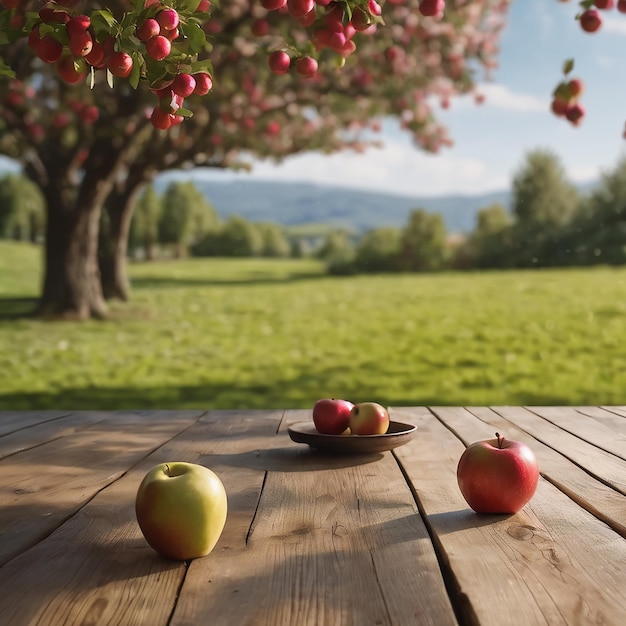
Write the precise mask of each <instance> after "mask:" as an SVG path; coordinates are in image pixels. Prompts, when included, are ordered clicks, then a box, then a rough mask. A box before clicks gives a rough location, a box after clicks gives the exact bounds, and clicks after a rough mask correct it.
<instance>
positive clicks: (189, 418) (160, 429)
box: [0, 411, 202, 565]
mask: <svg viewBox="0 0 626 626" xmlns="http://www.w3.org/2000/svg"><path fill="white" fill-rule="evenodd" d="M103 415H104V414H103ZM200 415H202V413H201V412H199V411H188V412H180V411H178V412H172V411H163V412H151V413H150V414H149V418H148V417H147V416H145V415H143V416H142V415H141V414H137V413H112V414H106V419H105V420H103V421H101V422H99V423H97V424H94V425H92V426H90V427H89V428H86V429H84V430H81V431H77V432H75V433H73V434H72V435H70V436H67V437H63V438H61V439H55V440H54V441H50V442H48V443H46V444H44V445H41V446H38V447H36V448H32V449H30V450H25V451H24V452H19V453H17V454H15V455H13V456H9V457H7V458H5V459H3V460H2V461H0V472H1V473H2V478H3V480H2V483H1V484H0V565H1V564H2V563H5V562H6V561H7V560H9V559H11V558H13V557H14V556H16V555H17V554H19V553H20V552H22V551H23V550H26V549H27V548H29V547H30V546H32V545H34V544H35V543H37V542H38V541H39V540H40V539H41V538H43V537H45V536H46V535H48V534H50V533H51V532H52V531H53V530H54V529H55V528H56V527H57V526H59V525H60V524H61V523H63V522H64V521H65V520H66V519H67V518H68V517H70V516H71V515H73V514H74V513H75V512H76V511H77V510H78V509H80V508H81V507H82V506H83V505H84V504H85V503H86V502H88V501H89V500H90V499H91V498H92V497H93V496H94V495H95V494H96V493H97V492H98V491H100V490H101V489H103V488H104V487H106V486H107V485H108V484H110V483H111V482H113V481H114V480H116V479H117V478H119V476H121V475H122V474H123V473H124V472H126V471H127V470H128V468H129V467H132V466H133V465H134V464H135V463H137V462H138V461H140V460H141V459H142V458H144V457H145V456H146V455H147V454H149V453H150V452H152V450H154V449H155V448H157V447H158V446H160V445H162V444H163V443H164V442H165V441H167V440H168V439H170V438H171V437H173V436H174V435H176V434H177V433H178V432H180V430H182V429H183V428H185V427H186V426H188V425H189V424H191V423H192V422H193V421H195V420H196V419H197V418H198V417H199V416H200Z"/></svg>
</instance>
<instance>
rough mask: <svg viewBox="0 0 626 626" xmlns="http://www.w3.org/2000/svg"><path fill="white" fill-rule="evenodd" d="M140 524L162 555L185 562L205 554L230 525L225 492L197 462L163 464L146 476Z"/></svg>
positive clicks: (137, 508)
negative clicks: (226, 523)
mask: <svg viewBox="0 0 626 626" xmlns="http://www.w3.org/2000/svg"><path fill="white" fill-rule="evenodd" d="M135 512H136V514H137V522H138V523H139V527H140V528H141V532H142V533H143V535H144V537H145V538H146V541H147V542H148V543H149V544H150V546H152V547H153V548H154V549H155V550H156V551H157V552H158V553H159V554H160V555H161V556H164V557H166V558H168V559H173V560H176V561H186V560H188V559H195V558H198V557H201V556H206V555H207V554H208V553H209V552H211V550H212V549H213V548H214V546H215V544H216V543H217V540H218V539H219V538H220V535H221V534H222V530H223V529H224V524H225V522H226V512H227V498H226V490H225V489H224V485H223V484H222V481H221V480H220V479H219V477H218V476H217V474H215V473H214V472H212V471H211V470H210V469H208V468H207V467H204V466H203V465H197V464H196V463H183V462H177V463H161V464H160V465H157V466H156V467H153V468H152V469H151V470H150V471H149V472H148V473H147V474H146V475H145V477H144V478H143V480H142V481H141V484H140V485H139V488H138V490H137V497H136V500H135Z"/></svg>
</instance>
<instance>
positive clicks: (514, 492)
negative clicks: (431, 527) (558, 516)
mask: <svg viewBox="0 0 626 626" xmlns="http://www.w3.org/2000/svg"><path fill="white" fill-rule="evenodd" d="M456 474H457V482H458V484H459V489H460V490H461V493H462V494H463V497H464V498H465V500H466V502H467V503H468V504H469V505H470V507H471V508H472V509H474V511H476V512H477V513H517V512H518V511H519V510H520V509H521V508H522V507H523V506H524V505H525V504H526V503H527V502H529V501H530V499H531V498H532V497H533V495H534V493H535V490H536V488H537V482H538V480H539V467H538V465H537V459H536V458H535V455H534V453H533V451H532V450H531V449H530V448H529V447H528V446H527V445H526V444H525V443H522V442H520V441H512V440H509V439H505V438H504V437H502V436H501V435H500V434H499V433H496V438H495V439H489V440H487V441H476V442H474V443H472V444H470V445H469V446H468V447H467V448H466V449H465V451H464V452H463V454H462V455H461V458H460V459H459V464H458V466H457V472H456Z"/></svg>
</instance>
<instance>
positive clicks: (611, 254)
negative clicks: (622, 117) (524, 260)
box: [559, 158, 626, 265]
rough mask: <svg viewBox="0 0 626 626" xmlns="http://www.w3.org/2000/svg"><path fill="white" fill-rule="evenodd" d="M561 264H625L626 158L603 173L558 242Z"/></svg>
mask: <svg viewBox="0 0 626 626" xmlns="http://www.w3.org/2000/svg"><path fill="white" fill-rule="evenodd" d="M559 250H560V252H561V256H562V264H572V263H576V264H584V265H594V264H598V263H608V264H611V265H622V264H624V263H626V158H622V159H620V161H619V162H618V163H617V165H616V166H615V168H614V169H613V170H611V171H609V172H607V173H605V174H604V175H603V176H602V179H601V181H600V184H599V185H598V186H597V187H596V188H595V189H594V190H593V192H592V193H591V194H590V196H589V197H588V198H587V199H586V201H585V202H584V203H583V207H582V209H581V211H580V213H579V215H578V216H577V217H576V218H575V219H574V220H573V221H572V223H571V225H570V227H569V228H568V229H567V230H566V232H565V233H564V235H563V237H562V240H561V241H560V244H559Z"/></svg>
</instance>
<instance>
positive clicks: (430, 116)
mask: <svg viewBox="0 0 626 626" xmlns="http://www.w3.org/2000/svg"><path fill="white" fill-rule="evenodd" d="M509 3H510V0H472V1H468V0H447V2H444V1H443V0H387V2H385V3H383V4H382V5H381V4H379V3H378V2H377V1H376V0H260V1H257V0H230V1H228V2H226V1H224V2H209V1H207V0H145V1H144V0H132V1H131V0H116V1H115V2H110V3H106V4H105V3H99V2H88V1H85V0H63V2H54V1H51V2H41V1H18V0H1V2H0V27H1V28H0V33H1V36H0V55H1V58H2V61H1V62H0V74H1V75H2V80H1V81H0V153H1V154H4V155H7V156H9V157H11V158H14V159H16V160H18V161H19V162H20V163H21V164H22V165H23V168H24V172H25V173H26V175H27V176H28V177H29V178H30V179H31V180H32V181H33V182H34V183H35V184H36V185H38V187H39V188H40V190H41V192H42V194H43V197H44V199H45V202H46V211H47V224H46V233H45V241H46V253H45V275H44V281H43V288H42V298H41V307H40V308H41V312H42V313H43V314H50V315H55V316H56V315H64V316H72V317H78V318H86V317H90V316H104V315H106V304H105V302H104V297H103V293H106V294H107V295H117V296H119V297H125V296H126V293H125V291H126V287H125V279H124V269H123V263H124V259H125V256H126V254H125V252H126V246H127V241H128V234H129V229H130V221H131V216H132V210H133V207H134V204H135V201H136V199H137V197H138V195H139V192H140V190H141V189H142V188H143V187H144V186H145V185H146V184H148V183H149V182H151V181H152V180H153V179H154V177H155V176H156V174H158V173H159V172H161V171H164V170H166V169H171V168H182V167H193V166H196V165H205V166H209V167H218V168H224V167H237V166H238V165H241V164H242V156H245V155H248V154H251V155H254V156H255V157H259V158H272V159H281V158H283V157H285V156H287V155H290V154H294V153H298V152H302V151H308V150H319V151H324V152H334V151H337V150H342V149H356V150H361V149H363V148H364V147H366V146H367V145H369V144H372V143H375V140H374V139H373V138H372V136H373V135H374V136H375V132H376V130H377V129H378V128H379V126H380V119H381V118H384V117H388V116H392V117H395V118H397V119H399V120H400V124H401V126H402V128H404V129H405V131H406V132H407V133H409V134H410V135H411V136H412V137H413V139H414V141H415V143H416V146H417V147H419V148H421V149H424V150H429V151H437V150H439V149H440V148H442V147H445V146H446V145H448V144H450V142H451V139H450V138H449V137H448V135H447V131H446V129H445V128H444V127H443V126H441V124H439V122H438V120H437V119H436V116H435V114H434V107H433V103H434V102H437V101H439V102H443V103H447V102H448V101H449V99H450V98H451V97H452V96H453V95H455V94H459V93H471V92H473V91H474V90H475V80H476V76H477V75H480V73H481V72H484V73H486V74H487V75H489V72H490V71H491V70H492V69H493V68H494V67H495V66H496V63H497V54H498V45H499V36H500V33H501V31H502V28H503V27H504V25H505V23H506V16H507V9H508V6H509ZM585 4H589V3H588V2H586V3H585ZM567 69H568V72H569V71H571V68H567ZM578 95H579V94H576V95H575V96H574V95H572V92H571V89H570V92H568V98H569V100H568V102H569V101H570V100H572V98H575V99H576V101H577V98H578ZM477 100H480V98H479V95H478V94H477ZM103 213H105V214H106V215H107V230H106V238H107V239H108V240H109V241H108V243H107V244H106V245H104V246H102V245H101V246H100V247H101V250H100V256H98V241H99V239H100V241H101V243H102V237H99V228H100V220H101V217H102V214H103ZM101 281H102V282H106V281H109V284H108V285H105V289H104V291H103V285H102V284H101Z"/></svg>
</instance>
